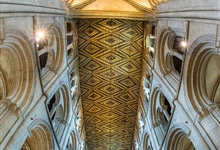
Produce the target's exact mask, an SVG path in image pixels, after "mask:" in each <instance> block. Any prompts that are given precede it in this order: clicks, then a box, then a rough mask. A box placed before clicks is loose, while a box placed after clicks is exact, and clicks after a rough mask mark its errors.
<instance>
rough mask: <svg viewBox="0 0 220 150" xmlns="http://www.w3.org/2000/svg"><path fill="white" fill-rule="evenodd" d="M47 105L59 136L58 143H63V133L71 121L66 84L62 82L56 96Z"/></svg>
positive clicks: (54, 128)
mask: <svg viewBox="0 0 220 150" xmlns="http://www.w3.org/2000/svg"><path fill="white" fill-rule="evenodd" d="M46 104H47V110H48V114H49V118H50V121H51V124H52V125H53V130H54V133H55V134H56V135H57V139H58V141H61V140H62V136H63V135H64V134H63V131H64V130H65V128H66V127H67V125H66V124H68V123H69V122H70V119H71V118H70V116H71V114H70V113H71V111H70V110H71V102H70V98H69V91H68V90H67V86H66V83H64V82H61V84H60V87H59V88H58V89H57V90H56V92H55V93H54V95H53V96H52V97H51V98H50V99H49V100H47V102H46Z"/></svg>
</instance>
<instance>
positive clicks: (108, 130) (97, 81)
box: [78, 19, 143, 150]
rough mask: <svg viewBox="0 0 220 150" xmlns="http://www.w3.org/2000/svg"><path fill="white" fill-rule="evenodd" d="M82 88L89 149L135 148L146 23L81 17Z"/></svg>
mask: <svg viewBox="0 0 220 150" xmlns="http://www.w3.org/2000/svg"><path fill="white" fill-rule="evenodd" d="M78 29H79V57H80V63H79V64H80V66H79V69H80V89H81V97H82V106H83V115H84V126H85V131H86V143H87V146H88V149H89V150H131V149H132V146H133V136H134V130H135V124H136V116H137V108H138V101H139V91H140V80H141V79H140V78H141V68H142V53H143V22H142V21H134V20H122V19H79V24H78Z"/></svg>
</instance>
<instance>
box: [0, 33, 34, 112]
mask: <svg viewBox="0 0 220 150" xmlns="http://www.w3.org/2000/svg"><path fill="white" fill-rule="evenodd" d="M5 33H6V39H5V40H4V43H3V44H2V45H0V61H1V62H0V68H1V69H0V91H1V92H0V99H1V100H2V102H3V104H5V106H6V107H5V108H4V107H3V108H2V110H1V111H2V112H3V114H4V112H6V110H7V106H10V105H11V104H14V105H16V107H18V108H19V109H20V110H21V111H22V112H25V111H26V110H27V109H28V107H29V105H30V103H31V99H32V96H33V91H34V87H35V86H34V85H35V65H34V64H35V62H36V60H35V59H34V58H35V57H31V56H34V55H35V54H34V53H33V52H34V50H33V48H32V46H31V43H30V42H29V39H28V38H27V37H26V36H25V35H24V34H23V33H22V32H20V31H17V30H12V29H6V30H5Z"/></svg>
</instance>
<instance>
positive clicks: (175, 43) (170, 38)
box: [157, 27, 185, 80]
mask: <svg viewBox="0 0 220 150" xmlns="http://www.w3.org/2000/svg"><path fill="white" fill-rule="evenodd" d="M182 36H185V35H184V34H183V33H181V29H178V28H177V29H175V28H172V29H171V28H165V27H164V28H162V29H161V30H160V34H159V39H158V49H157V50H158V53H157V55H158V64H159V67H160V70H161V72H162V73H163V74H164V75H171V77H172V78H174V79H176V80H179V77H180V74H181V71H182V61H183V53H184V50H185V49H184V48H183V47H182V46H181V42H183V41H185V37H182Z"/></svg>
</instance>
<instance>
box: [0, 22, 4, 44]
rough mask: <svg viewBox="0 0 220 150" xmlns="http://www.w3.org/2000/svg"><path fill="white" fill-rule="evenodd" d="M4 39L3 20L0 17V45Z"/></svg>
mask: <svg viewBox="0 0 220 150" xmlns="http://www.w3.org/2000/svg"><path fill="white" fill-rule="evenodd" d="M4 40H5V21H4V18H0V45H2V44H3V43H4Z"/></svg>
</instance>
